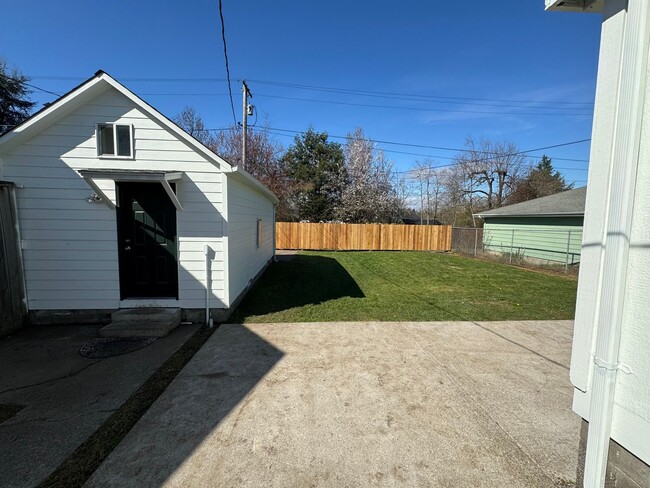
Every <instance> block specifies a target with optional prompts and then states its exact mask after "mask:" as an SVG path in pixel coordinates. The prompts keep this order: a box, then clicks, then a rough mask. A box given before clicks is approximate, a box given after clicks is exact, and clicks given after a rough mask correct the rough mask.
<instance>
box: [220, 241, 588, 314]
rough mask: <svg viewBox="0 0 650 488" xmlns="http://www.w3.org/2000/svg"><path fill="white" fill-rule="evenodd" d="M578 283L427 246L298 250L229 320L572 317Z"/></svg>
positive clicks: (265, 278)
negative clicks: (415, 248)
mask: <svg viewBox="0 0 650 488" xmlns="http://www.w3.org/2000/svg"><path fill="white" fill-rule="evenodd" d="M575 299H576V281H575V279H572V278H569V277H567V278H565V277H563V276H554V275H549V274H544V273H540V272H536V271H529V270H525V269H521V268H516V267H513V266H507V265H504V264H499V263H493V262H486V261H480V260H477V259H471V258H465V257H460V256H454V255H448V254H433V253H427V252H301V253H300V254H298V255H297V256H295V257H294V258H293V259H292V260H290V261H281V262H278V263H274V264H273V265H271V267H269V269H268V270H267V271H266V272H265V273H264V276H262V278H261V279H260V280H259V281H258V283H257V284H256V285H255V287H254V288H253V289H252V290H251V291H250V292H249V293H248V295H247V296H246V298H245V299H244V301H243V302H242V303H241V305H240V306H239V308H238V309H237V310H236V311H235V313H234V314H233V316H232V317H231V319H230V320H231V321H233V322H235V321H236V322H317V321H338V320H342V321H365V320H381V321H392V320H395V321H429V320H544V319H572V318H573V313H574V308H575Z"/></svg>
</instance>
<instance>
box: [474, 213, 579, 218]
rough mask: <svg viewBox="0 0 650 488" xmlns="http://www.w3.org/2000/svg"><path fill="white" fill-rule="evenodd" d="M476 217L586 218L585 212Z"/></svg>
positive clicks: (481, 216)
mask: <svg viewBox="0 0 650 488" xmlns="http://www.w3.org/2000/svg"><path fill="white" fill-rule="evenodd" d="M472 215H474V217H478V218H480V219H486V218H487V219H489V218H495V219H496V218H506V219H508V218H511V217H519V218H522V217H527V218H537V217H584V216H585V214H584V212H566V213H560V212H555V213H546V214H506V215H504V214H487V213H486V214H480V213H477V214H472Z"/></svg>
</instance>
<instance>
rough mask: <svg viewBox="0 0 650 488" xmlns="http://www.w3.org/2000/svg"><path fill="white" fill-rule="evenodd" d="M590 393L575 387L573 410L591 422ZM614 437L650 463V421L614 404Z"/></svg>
mask: <svg viewBox="0 0 650 488" xmlns="http://www.w3.org/2000/svg"><path fill="white" fill-rule="evenodd" d="M590 407H591V403H590V394H589V393H585V392H584V391H580V390H579V389H577V388H576V389H574V391H573V407H572V408H573V411H574V412H575V413H577V414H578V415H580V416H581V417H582V418H583V419H585V420H586V421H587V422H589V409H590ZM612 418H613V422H612V439H614V440H615V441H616V442H618V443H619V444H620V445H621V446H623V447H625V449H626V450H628V451H630V452H631V453H633V454H634V455H635V456H636V457H638V458H639V459H641V460H642V461H643V462H645V463H646V464H650V443H648V442H644V441H646V440H647V439H650V422H649V421H647V420H645V419H642V418H640V417H638V416H637V415H635V414H634V413H632V412H630V411H629V410H627V409H625V408H623V407H621V406H620V405H617V404H614V410H613V413H612Z"/></svg>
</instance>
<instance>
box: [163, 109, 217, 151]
mask: <svg viewBox="0 0 650 488" xmlns="http://www.w3.org/2000/svg"><path fill="white" fill-rule="evenodd" d="M172 120H173V121H174V122H175V123H176V124H177V125H178V126H179V127H180V128H181V129H183V130H184V131H185V132H187V133H188V134H189V135H191V136H192V137H194V138H195V139H196V140H198V141H199V142H201V143H203V145H205V146H207V147H209V148H210V149H212V148H213V146H214V143H215V138H214V136H213V135H212V134H211V132H210V130H208V128H207V127H206V126H205V124H204V122H203V119H202V118H201V116H200V115H199V114H198V112H197V111H196V109H195V108H194V107H190V106H187V107H185V108H184V109H183V111H182V112H181V113H179V114H178V115H176V116H175V117H174V118H173V119H172Z"/></svg>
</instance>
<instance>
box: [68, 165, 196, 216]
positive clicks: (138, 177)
mask: <svg viewBox="0 0 650 488" xmlns="http://www.w3.org/2000/svg"><path fill="white" fill-rule="evenodd" d="M78 172H79V174H80V175H81V177H82V178H83V179H84V181H85V182H86V183H87V184H88V186H90V187H91V188H92V189H93V190H94V191H95V193H96V194H97V195H98V196H99V197H100V198H101V199H102V201H103V202H104V203H105V204H106V205H107V206H108V207H109V208H115V204H114V203H113V202H112V201H111V199H110V198H109V197H108V196H107V195H106V194H105V193H104V192H103V191H102V189H101V188H100V186H99V185H98V184H97V183H96V182H95V180H96V179H99V180H113V181H115V182H135V183H137V182H140V183H142V182H147V183H160V184H161V185H162V187H163V188H164V190H165V193H167V196H169V199H170V200H171V202H172V203H173V204H174V207H176V209H177V210H183V205H182V204H181V202H180V200H179V199H178V196H177V195H176V193H175V192H174V190H173V189H172V187H171V185H170V184H169V183H170V182H173V181H178V180H180V179H181V178H182V177H183V172H182V171H140V170H119V169H81V170H79V171H78Z"/></svg>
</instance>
